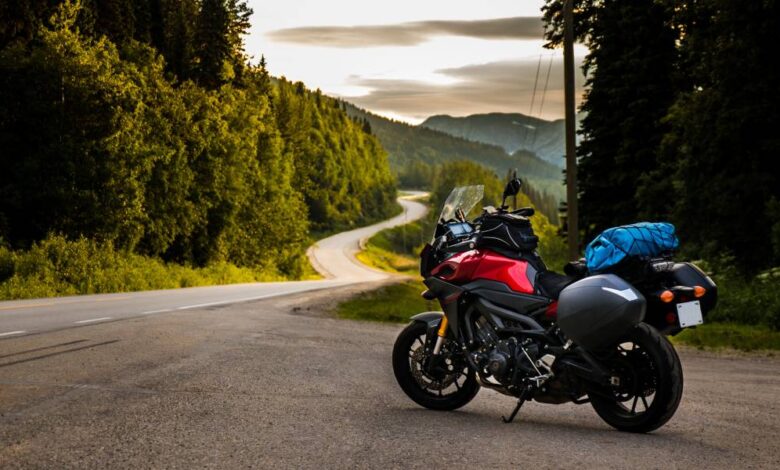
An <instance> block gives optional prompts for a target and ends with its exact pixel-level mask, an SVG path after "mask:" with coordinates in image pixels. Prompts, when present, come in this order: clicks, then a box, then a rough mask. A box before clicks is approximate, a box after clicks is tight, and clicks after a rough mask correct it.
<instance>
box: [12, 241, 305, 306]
mask: <svg viewBox="0 0 780 470" xmlns="http://www.w3.org/2000/svg"><path fill="white" fill-rule="evenodd" d="M303 277H305V278H314V277H315V275H314V274H313V271H305V272H304V274H303ZM283 280H287V277H286V276H284V275H283V274H282V273H280V272H279V271H278V270H276V269H275V267H274V266H273V265H267V266H265V267H262V268H261V267H256V268H249V267H238V266H235V265H233V264H230V263H226V262H222V263H214V264H211V265H209V266H206V267H190V266H182V265H179V264H173V263H165V262H163V261H161V260H159V259H156V258H151V257H147V256H141V255H138V254H134V253H128V252H124V251H119V250H116V249H114V247H113V246H112V245H111V244H110V243H99V242H96V241H93V240H89V239H86V238H80V239H78V240H67V239H65V238H64V237H61V236H50V237H48V238H47V239H45V240H43V241H41V242H38V243H36V244H35V245H33V246H32V247H31V248H30V249H29V250H24V251H11V250H9V249H7V248H4V247H0V300H11V299H29V298H37V297H56V296H63V295H78V294H100V293H109V292H131V291H141V290H153V289H173V288H178V287H195V286H208V285H220V284H234V283H241V282H264V281H283Z"/></svg>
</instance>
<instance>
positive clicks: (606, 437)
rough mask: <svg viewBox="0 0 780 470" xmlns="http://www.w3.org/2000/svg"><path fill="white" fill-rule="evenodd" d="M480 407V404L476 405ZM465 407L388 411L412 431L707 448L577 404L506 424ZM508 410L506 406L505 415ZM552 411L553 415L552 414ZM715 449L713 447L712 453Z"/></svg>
mask: <svg viewBox="0 0 780 470" xmlns="http://www.w3.org/2000/svg"><path fill="white" fill-rule="evenodd" d="M477 406H479V405H477ZM477 406H466V407H464V408H462V409H460V410H457V411H435V410H428V409H424V408H419V407H417V408H414V407H398V408H394V409H392V410H391V413H393V414H394V415H395V416H396V418H397V419H398V420H399V421H402V422H404V425H405V426H409V427H411V428H424V427H427V426H428V425H430V426H440V427H442V428H446V429H451V430H455V429H457V430H458V431H460V432H468V433H473V435H481V436H491V435H497V434H500V435H503V436H506V435H515V436H517V437H518V438H527V437H529V436H533V437H534V438H538V437H540V436H541V437H544V438H549V439H551V440H553V441H560V442H561V443H569V442H572V441H573V440H576V441H578V442H580V443H582V442H583V440H586V441H593V442H594V443H602V444H604V443H611V442H614V443H622V444H625V443H626V442H632V443H636V444H638V445H642V446H647V447H648V448H655V447H656V446H665V445H666V444H669V445H671V446H674V447H679V446H688V445H690V446H696V447H702V446H703V447H709V446H707V444H705V443H703V442H701V441H700V440H698V439H692V438H691V435H690V433H688V432H687V431H684V430H681V429H680V428H677V427H666V428H661V429H659V430H656V431H654V432H652V433H648V434H632V433H624V432H620V431H617V430H615V429H613V428H611V427H609V426H608V425H606V424H602V423H601V422H600V419H599V417H598V416H597V415H596V414H595V413H594V412H592V410H590V409H586V408H580V407H578V406H577V405H570V406H569V405H560V406H557V407H555V409H554V410H551V407H550V406H549V405H541V404H533V403H531V404H529V405H526V407H524V408H523V410H522V411H521V412H520V414H519V415H518V416H517V418H516V419H515V421H514V422H512V423H508V424H505V423H503V422H502V421H501V414H500V412H498V413H497V412H496V410H495V409H490V410H485V409H482V410H480V409H477ZM509 411H511V405H510V406H507V410H506V411H505V412H504V414H505V415H506V414H508V413H509ZM551 411H552V412H551ZM715 449H716V448H713V450H715Z"/></svg>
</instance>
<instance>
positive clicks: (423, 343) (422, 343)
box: [416, 336, 425, 346]
mask: <svg viewBox="0 0 780 470" xmlns="http://www.w3.org/2000/svg"><path fill="white" fill-rule="evenodd" d="M420 338H421V337H420V336H418V337H417V338H416V340H417V342H419V343H420V344H421V345H422V346H425V342H424V341H423V340H421V339H420Z"/></svg>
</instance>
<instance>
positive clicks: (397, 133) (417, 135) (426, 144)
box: [342, 102, 563, 224]
mask: <svg viewBox="0 0 780 470" xmlns="http://www.w3.org/2000/svg"><path fill="white" fill-rule="evenodd" d="M342 106H343V108H344V110H345V111H346V112H347V113H348V114H349V115H350V116H352V117H353V118H354V119H356V120H357V121H358V122H359V123H361V124H362V125H363V126H364V128H365V129H366V130H367V131H368V132H373V133H374V134H375V135H376V136H377V138H378V139H379V140H380V142H382V145H383V146H384V148H385V149H387V153H388V158H389V161H390V167H391V169H392V170H393V171H394V172H395V174H396V175H397V176H398V182H399V184H400V185H401V186H402V187H406V188H417V189H428V190H430V189H433V188H434V186H435V184H436V180H437V179H440V173H441V172H442V171H443V169H444V168H447V166H446V164H447V163H451V162H459V161H472V162H476V163H479V164H480V165H482V166H484V167H485V168H486V170H488V171H487V174H490V173H491V172H495V173H497V174H500V175H504V174H505V173H506V172H507V171H508V170H509V171H512V170H514V169H518V170H519V175H520V176H521V177H522V179H523V183H524V184H525V187H524V191H525V192H526V194H527V195H528V196H529V197H530V198H531V201H532V202H533V204H534V206H536V208H537V209H538V210H540V211H542V212H543V213H544V214H545V215H546V216H547V217H548V218H549V219H550V220H551V221H552V222H553V223H556V224H557V223H558V201H559V200H560V199H561V198H562V197H563V186H562V185H561V183H560V178H561V170H560V168H558V167H556V166H555V165H553V164H551V163H548V162H546V161H544V160H542V159H541V158H539V157H538V156H537V155H536V154H535V153H533V152H530V151H528V150H524V149H521V150H517V151H516V152H514V153H513V154H512V155H509V154H507V153H506V151H505V150H504V149H503V148H501V147H499V146H497V145H491V144H486V143H483V142H476V141H472V140H468V139H464V138H461V137H456V136H453V135H450V134H447V133H445V132H442V131H438V130H435V129H431V128H428V127H424V126H413V125H410V124H407V123H404V122H400V121H395V120H392V119H387V118H384V117H382V116H378V115H376V114H373V113H371V112H368V111H366V110H364V109H361V108H358V107H356V106H354V105H352V104H350V103H347V102H342Z"/></svg>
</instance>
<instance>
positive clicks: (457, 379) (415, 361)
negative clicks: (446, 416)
mask: <svg viewBox="0 0 780 470" xmlns="http://www.w3.org/2000/svg"><path fill="white" fill-rule="evenodd" d="M427 333H428V325H427V324H425V323H422V322H418V321H415V322H412V323H411V324H410V325H409V326H407V327H406V328H404V330H403V331H402V332H401V334H399V335H398V338H397V339H396V340H395V345H394V346H393V372H394V373H395V378H396V380H397V381H398V385H400V386H401V389H402V390H403V391H404V392H405V393H406V395H408V396H409V398H411V399H412V400H414V402H415V403H417V404H418V405H421V406H424V407H425V408H429V409H432V410H445V411H450V410H455V409H457V408H460V407H462V406H464V405H465V404H467V403H468V402H470V401H471V400H472V399H473V398H474V397H475V396H476V395H477V392H479V383H478V382H477V378H476V376H475V374H474V372H473V371H472V370H470V369H469V368H468V366H467V365H465V364H464V363H463V361H462V360H460V359H459V358H458V356H457V355H456V354H452V351H449V348H448V346H454V344H452V343H450V342H447V343H445V346H444V347H443V348H442V352H441V354H442V355H444V357H449V360H450V362H451V363H452V366H453V368H454V370H453V371H452V372H451V373H447V374H438V375H431V373H429V372H426V370H425V368H424V366H423V363H424V360H425V359H426V352H425V339H426V334H427Z"/></svg>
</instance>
